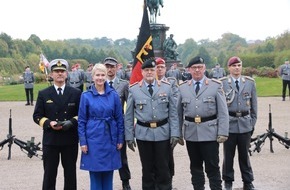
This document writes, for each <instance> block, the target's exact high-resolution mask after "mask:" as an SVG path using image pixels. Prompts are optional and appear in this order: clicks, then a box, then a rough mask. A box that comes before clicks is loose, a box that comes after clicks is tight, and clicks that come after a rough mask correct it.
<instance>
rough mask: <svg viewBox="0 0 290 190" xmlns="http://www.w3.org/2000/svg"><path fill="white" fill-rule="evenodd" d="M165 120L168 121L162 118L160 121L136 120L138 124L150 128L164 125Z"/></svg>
mask: <svg viewBox="0 0 290 190" xmlns="http://www.w3.org/2000/svg"><path fill="white" fill-rule="evenodd" d="M167 122H168V120H167V119H163V120H162V121H157V122H146V123H144V122H142V121H139V120H137V124H138V125H141V126H143V127H151V128H155V127H160V126H162V125H165V124H166V123H167Z"/></svg>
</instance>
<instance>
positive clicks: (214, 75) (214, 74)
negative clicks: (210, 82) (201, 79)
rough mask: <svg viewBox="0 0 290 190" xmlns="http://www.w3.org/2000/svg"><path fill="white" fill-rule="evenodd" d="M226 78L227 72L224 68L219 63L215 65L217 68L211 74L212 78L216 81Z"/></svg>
mask: <svg viewBox="0 0 290 190" xmlns="http://www.w3.org/2000/svg"><path fill="white" fill-rule="evenodd" d="M224 76H226V72H225V70H224V68H222V67H221V65H220V64H219V63H217V64H216V65H215V68H213V69H212V70H211V72H210V78H214V79H220V78H223V77H224Z"/></svg>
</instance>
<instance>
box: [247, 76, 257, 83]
mask: <svg viewBox="0 0 290 190" xmlns="http://www.w3.org/2000/svg"><path fill="white" fill-rule="evenodd" d="M245 78H246V79H248V80H251V81H254V82H255V79H253V78H252V77H249V76H245Z"/></svg>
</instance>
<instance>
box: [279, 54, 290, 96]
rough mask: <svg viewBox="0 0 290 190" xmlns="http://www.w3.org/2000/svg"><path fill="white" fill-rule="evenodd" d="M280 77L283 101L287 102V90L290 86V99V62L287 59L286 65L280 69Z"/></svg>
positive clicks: (289, 89) (289, 90)
mask: <svg viewBox="0 0 290 190" xmlns="http://www.w3.org/2000/svg"><path fill="white" fill-rule="evenodd" d="M279 75H280V76H281V77H282V85H283V87H282V101H285V97H286V88H287V86H288V92H289V97H290V65H289V60H288V59H285V63H284V64H283V65H281V66H280V68H279Z"/></svg>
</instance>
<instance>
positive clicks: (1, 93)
mask: <svg viewBox="0 0 290 190" xmlns="http://www.w3.org/2000/svg"><path fill="white" fill-rule="evenodd" d="M255 80H256V86H257V92H258V96H259V97H267V96H281V92H282V81H281V79H280V78H260V77H256V78H255ZM46 87H48V83H41V84H35V86H34V100H36V98H37V94H38V91H39V90H41V89H43V88H46ZM25 99H26V98H25V90H24V85H23V84H18V85H6V86H0V101H25Z"/></svg>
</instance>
